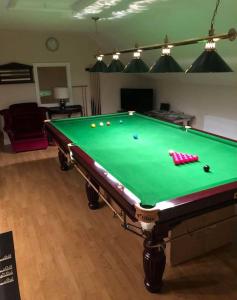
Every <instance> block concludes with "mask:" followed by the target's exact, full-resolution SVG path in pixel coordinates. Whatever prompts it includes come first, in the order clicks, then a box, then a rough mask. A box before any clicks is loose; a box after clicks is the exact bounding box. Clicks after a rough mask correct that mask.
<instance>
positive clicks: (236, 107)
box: [153, 72, 237, 138]
mask: <svg viewBox="0 0 237 300" xmlns="http://www.w3.org/2000/svg"><path fill="white" fill-rule="evenodd" d="M153 78H154V77H153ZM155 81H156V89H157V91H159V98H160V102H169V103H170V104H171V109H172V110H174V111H181V112H184V113H187V114H191V115H194V116H195V117H196V119H195V122H194V126H195V127H196V128H199V129H204V122H205V118H206V117H207V116H215V117H217V118H220V119H226V122H228V120H229V121H230V122H229V124H235V122H232V121H237V75H236V73H235V72H233V73H220V74H218V73H215V74H212V73H210V74H177V75H168V74H164V75H158V76H157V77H156V79H155ZM220 122H221V121H220ZM230 126H231V125H230ZM221 127H222V125H221V124H219V128H221ZM205 129H208V128H205ZM215 129H216V133H218V124H216V128H215ZM229 129H230V131H232V130H233V128H229ZM227 131H228V129H227V130H226V136H228V132H227ZM233 138H234V137H233Z"/></svg>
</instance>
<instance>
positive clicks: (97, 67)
mask: <svg viewBox="0 0 237 300" xmlns="http://www.w3.org/2000/svg"><path fill="white" fill-rule="evenodd" d="M90 72H104V73H106V72H108V67H107V66H106V64H105V63H104V62H103V60H97V62H96V63H95V64H94V66H93V67H92V68H90Z"/></svg>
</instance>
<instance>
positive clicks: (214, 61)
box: [186, 50, 233, 73]
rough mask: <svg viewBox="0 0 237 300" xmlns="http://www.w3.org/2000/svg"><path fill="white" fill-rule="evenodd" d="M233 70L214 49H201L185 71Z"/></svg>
mask: <svg viewBox="0 0 237 300" xmlns="http://www.w3.org/2000/svg"><path fill="white" fill-rule="evenodd" d="M210 72H233V71H232V69H231V68H230V67H229V66H228V65H227V63H226V62H225V61H224V60H223V59H222V58H221V57H220V55H219V54H218V53H217V52H216V51H215V50H212V51H207V50H205V51H203V52H202V54H201V55H200V56H199V57H198V58H197V59H196V60H195V62H194V63H193V64H192V65H191V66H190V67H189V68H188V69H187V71H186V73H210Z"/></svg>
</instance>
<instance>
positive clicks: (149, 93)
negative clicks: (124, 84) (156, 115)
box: [120, 88, 153, 113]
mask: <svg viewBox="0 0 237 300" xmlns="http://www.w3.org/2000/svg"><path fill="white" fill-rule="evenodd" d="M120 95H121V109H122V110H124V111H129V110H135V111H137V112H139V113H144V112H146V111H149V110H152V109H153V89H124V88H123V89H121V94H120Z"/></svg>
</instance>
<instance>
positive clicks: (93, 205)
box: [86, 177, 99, 209]
mask: <svg viewBox="0 0 237 300" xmlns="http://www.w3.org/2000/svg"><path fill="white" fill-rule="evenodd" d="M90 182H91V183H92V184H93V186H94V187H95V188H96V189H97V190H99V185H98V183H97V182H96V181H95V180H94V179H93V178H92V177H91V178H90ZM86 195H87V198H88V201H89V203H88V206H89V208H90V209H97V208H99V195H98V193H97V192H96V191H95V190H94V188H93V187H92V185H91V184H90V183H89V182H86Z"/></svg>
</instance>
